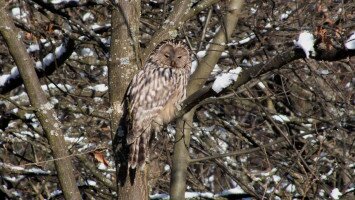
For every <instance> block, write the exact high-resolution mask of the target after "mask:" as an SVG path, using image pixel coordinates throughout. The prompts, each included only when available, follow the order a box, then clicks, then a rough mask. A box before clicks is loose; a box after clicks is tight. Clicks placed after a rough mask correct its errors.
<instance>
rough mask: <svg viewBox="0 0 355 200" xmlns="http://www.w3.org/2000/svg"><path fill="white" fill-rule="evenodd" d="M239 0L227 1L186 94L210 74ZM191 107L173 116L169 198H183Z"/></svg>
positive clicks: (230, 29)
mask: <svg viewBox="0 0 355 200" xmlns="http://www.w3.org/2000/svg"><path fill="white" fill-rule="evenodd" d="M243 3H244V1H243V0H230V1H228V5H227V10H228V13H227V14H226V16H225V18H224V20H223V26H222V27H221V28H220V30H219V31H218V33H217V34H216V36H215V37H214V39H213V43H212V44H211V46H210V48H209V49H208V51H207V52H208V54H207V55H206V56H205V57H204V58H203V59H202V60H201V61H200V64H199V66H198V68H197V69H196V71H195V72H194V74H193V75H192V76H191V77H190V81H189V84H188V87H187V95H188V96H190V95H191V94H193V93H194V92H196V91H198V90H199V89H201V88H202V87H203V85H204V84H205V82H206V80H207V78H208V76H209V75H210V74H211V72H212V70H213V68H214V66H215V64H216V63H217V62H218V59H219V57H220V56H221V54H222V52H223V51H224V49H225V46H226V45H225V44H227V41H228V39H229V38H230V36H231V35H232V33H233V30H234V29H235V26H236V24H237V21H238V15H239V14H240V11H241V8H242V6H243ZM193 115H194V110H193V109H192V110H190V111H189V112H188V113H186V114H185V115H184V116H183V117H182V118H180V119H178V120H177V126H176V129H177V132H176V136H175V144H174V154H173V166H172V173H171V184H170V196H171V199H179V200H180V199H185V190H186V176H187V167H188V162H189V151H188V149H189V145H190V133H191V127H192V121H193V120H192V118H193Z"/></svg>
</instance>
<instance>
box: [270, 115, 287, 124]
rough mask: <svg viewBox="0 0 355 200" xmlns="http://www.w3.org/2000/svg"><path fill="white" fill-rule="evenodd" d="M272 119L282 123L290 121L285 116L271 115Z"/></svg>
mask: <svg viewBox="0 0 355 200" xmlns="http://www.w3.org/2000/svg"><path fill="white" fill-rule="evenodd" d="M272 118H273V119H274V120H276V121H279V122H282V123H284V122H289V121H290V119H289V118H288V117H287V116H286V115H273V116H272Z"/></svg>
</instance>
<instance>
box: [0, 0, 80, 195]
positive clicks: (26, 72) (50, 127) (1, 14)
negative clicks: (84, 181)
mask: <svg viewBox="0 0 355 200" xmlns="http://www.w3.org/2000/svg"><path fill="white" fill-rule="evenodd" d="M0 19H1V20H0V33H1V35H2V36H3V37H4V39H5V42H6V44H7V46H8V48H9V51H10V54H11V55H12V57H13V59H14V61H15V63H16V65H17V68H18V70H19V72H20V75H21V77H22V79H23V83H24V85H25V89H26V91H27V95H28V97H29V100H30V102H31V106H32V107H33V108H34V109H35V114H36V116H37V118H38V120H39V122H40V123H41V125H42V128H43V131H44V133H45V135H46V138H47V139H48V142H49V144H50V146H51V149H52V153H53V158H54V163H55V166H56V169H57V173H58V178H59V182H60V186H61V188H62V190H63V194H64V197H65V199H75V200H76V199H81V195H80V191H79V189H78V187H77V184H76V180H75V176H74V167H73V165H72V162H71V158H70V156H69V154H68V151H67V145H66V143H65V141H64V136H63V132H62V130H61V129H60V127H61V123H60V122H59V121H58V118H57V114H56V113H55V111H54V110H53V105H52V104H51V103H50V102H48V101H47V98H46V96H45V93H44V92H43V90H42V89H41V85H40V82H39V79H38V76H37V74H36V71H35V66H34V60H33V59H32V58H31V57H30V56H29V55H28V53H27V51H26V48H25V46H24V44H23V43H22V42H21V40H20V39H21V37H20V36H21V34H20V33H19V32H18V31H17V29H16V28H15V25H14V23H13V22H12V19H11V17H10V16H9V15H8V12H7V10H6V2H5V1H4V0H0Z"/></svg>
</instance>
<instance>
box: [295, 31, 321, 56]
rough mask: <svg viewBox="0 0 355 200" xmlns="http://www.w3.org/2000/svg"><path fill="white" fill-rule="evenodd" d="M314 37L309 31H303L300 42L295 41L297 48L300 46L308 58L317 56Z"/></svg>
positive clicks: (299, 38)
mask: <svg viewBox="0 0 355 200" xmlns="http://www.w3.org/2000/svg"><path fill="white" fill-rule="evenodd" d="M314 41H315V39H314V36H313V34H312V33H310V32H308V31H303V32H302V33H300V35H299V37H298V40H297V41H294V43H295V45H296V46H299V47H301V48H302V49H303V51H304V53H305V54H306V56H307V58H309V56H316V51H315V50H314Z"/></svg>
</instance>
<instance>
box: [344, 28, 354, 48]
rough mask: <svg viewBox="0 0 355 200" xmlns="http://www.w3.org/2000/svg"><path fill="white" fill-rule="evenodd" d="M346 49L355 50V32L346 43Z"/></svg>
mask: <svg viewBox="0 0 355 200" xmlns="http://www.w3.org/2000/svg"><path fill="white" fill-rule="evenodd" d="M345 47H346V48H347V49H355V32H353V34H351V36H350V37H349V39H348V40H346V42H345Z"/></svg>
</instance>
